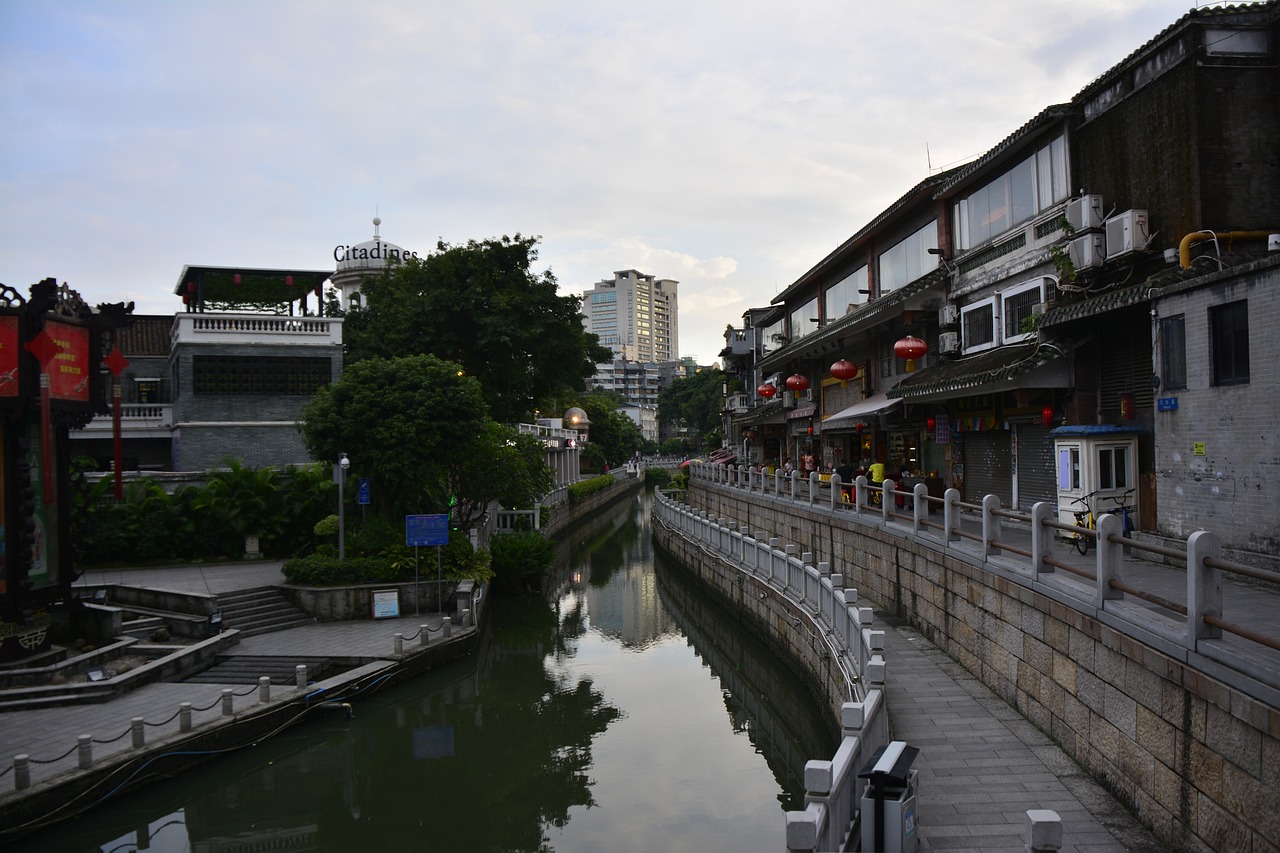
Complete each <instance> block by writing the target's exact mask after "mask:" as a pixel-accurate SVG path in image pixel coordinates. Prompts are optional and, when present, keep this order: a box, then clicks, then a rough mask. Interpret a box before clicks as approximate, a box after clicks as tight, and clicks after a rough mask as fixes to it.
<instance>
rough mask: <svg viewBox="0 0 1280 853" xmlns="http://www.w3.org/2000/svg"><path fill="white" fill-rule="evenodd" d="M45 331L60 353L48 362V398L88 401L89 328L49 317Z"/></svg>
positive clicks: (90, 373)
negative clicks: (60, 321)
mask: <svg viewBox="0 0 1280 853" xmlns="http://www.w3.org/2000/svg"><path fill="white" fill-rule="evenodd" d="M44 328H45V333H46V334H48V335H49V337H50V338H51V339H52V340H53V343H54V346H56V347H57V352H56V353H55V354H54V356H53V359H52V360H51V361H50V362H49V365H48V368H47V369H48V372H49V397H50V399H53V400H70V401H72V402H77V403H87V402H88V401H89V379H90V377H91V375H92V371H91V370H90V366H89V330H88V329H86V328H84V327H83V326H72V325H70V324H69V323H59V322H57V321H56V320H47V321H46V322H45V324H44Z"/></svg>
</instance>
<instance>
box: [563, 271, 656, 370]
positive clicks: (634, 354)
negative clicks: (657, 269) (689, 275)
mask: <svg viewBox="0 0 1280 853" xmlns="http://www.w3.org/2000/svg"><path fill="white" fill-rule="evenodd" d="M678 284H679V282H676V281H672V280H671V279H666V278H654V277H653V276H651V275H645V274H644V273H642V272H638V271H636V270H621V271H619V272H615V273H614V274H613V278H612V279H605V280H604V281H600V282H597V283H596V284H595V286H594V287H592V289H591V290H588V291H587V292H586V293H584V294H583V297H582V313H583V325H584V326H586V329H587V331H588V332H591V333H592V334H594V335H597V336H598V337H599V338H600V343H601V344H602V345H604V346H607V347H609V348H610V349H612V350H613V354H614V357H615V358H619V359H623V360H626V361H639V362H642V363H646V364H647V363H654V362H661V361H675V360H676V359H678V358H679V350H680V340H679V338H680V335H679V321H678V320H677V316H676V315H677V310H676V285H678Z"/></svg>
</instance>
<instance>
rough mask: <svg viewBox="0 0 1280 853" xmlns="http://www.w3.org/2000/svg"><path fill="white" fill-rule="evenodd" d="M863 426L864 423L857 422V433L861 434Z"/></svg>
mask: <svg viewBox="0 0 1280 853" xmlns="http://www.w3.org/2000/svg"><path fill="white" fill-rule="evenodd" d="M865 426H866V424H858V433H859V434H861V433H862V428H863V427H865Z"/></svg>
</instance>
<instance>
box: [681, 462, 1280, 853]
mask: <svg viewBox="0 0 1280 853" xmlns="http://www.w3.org/2000/svg"><path fill="white" fill-rule="evenodd" d="M691 486H692V487H691V489H690V491H689V492H688V501H689V504H690V505H691V506H693V507H696V508H697V509H699V510H705V511H706V512H707V513H708V514H709V515H713V516H715V517H716V518H718V519H721V520H722V523H728V522H729V521H734V522H737V524H738V525H739V527H740V528H743V529H746V530H750V531H753V532H754V531H767V534H768V535H770V536H776V537H778V538H779V539H780V540H781V542H782V543H784V544H786V543H793V544H796V545H798V546H799V547H800V548H801V549H802V550H806V551H812V552H813V553H814V554H815V557H814V559H815V561H823V560H825V561H829V562H830V564H831V570H832V571H833V572H839V573H841V574H843V575H844V578H845V586H846V587H852V588H856V589H857V590H858V595H859V597H860V598H861V599H867V600H870V601H872V602H875V603H876V604H877V605H878V606H880V607H881V608H883V609H885V610H888V611H891V612H893V613H895V614H897V615H898V616H900V617H902V618H904V619H906V620H908V621H909V622H910V623H911V625H912V626H913V627H915V628H916V629H917V630H919V631H920V632H921V633H922V634H923V635H925V636H926V637H927V638H928V639H929V640H930V641H931V642H933V643H934V644H935V645H937V646H938V647H940V648H941V649H943V650H944V651H946V653H947V654H949V655H950V656H951V657H953V658H955V659H956V660H957V661H959V662H960V663H961V664H962V665H964V667H965V668H966V669H968V670H969V671H970V672H972V673H973V674H974V675H975V676H977V677H978V678H980V679H981V680H982V681H983V682H984V683H985V684H987V686H989V687H990V688H991V689H992V690H993V691H995V692H996V693H997V694H999V695H1000V696H1001V697H1002V698H1003V699H1004V700H1005V701H1007V702H1008V703H1009V704H1010V705H1012V706H1013V707H1015V708H1016V709H1017V710H1018V711H1019V712H1021V713H1022V714H1023V715H1024V716H1026V717H1027V718H1028V719H1029V720H1031V721H1032V722H1033V723H1034V724H1035V725H1036V726H1038V727H1039V728H1040V729H1041V730H1042V731H1044V732H1046V733H1047V734H1048V735H1049V736H1051V737H1052V738H1053V739H1054V740H1055V741H1056V742H1057V743H1058V744H1059V745H1060V746H1061V747H1062V749H1063V750H1064V751H1065V752H1066V753H1067V755H1069V756H1070V757H1071V758H1073V759H1074V760H1075V761H1077V762H1078V763H1079V764H1081V765H1082V766H1083V767H1085V768H1086V769H1087V770H1088V771H1089V772H1090V773H1091V774H1092V775H1093V776H1094V777H1095V778H1096V779H1098V780H1099V781H1100V782H1101V783H1102V784H1103V785H1105V786H1106V787H1107V788H1108V789H1109V790H1111V791H1112V792H1113V793H1114V794H1115V795H1116V796H1117V797H1118V798H1120V799H1121V800H1122V801H1124V802H1126V803H1127V804H1129V806H1130V807H1131V808H1132V810H1133V811H1134V813H1135V814H1136V815H1137V816H1138V817H1139V818H1140V819H1141V820H1143V821H1144V822H1145V823H1147V824H1148V825H1149V826H1151V827H1152V829H1153V830H1154V831H1155V832H1156V834H1157V835H1158V836H1159V837H1160V838H1161V839H1163V840H1164V841H1166V842H1167V843H1169V844H1171V845H1175V846H1178V847H1184V846H1185V847H1190V848H1196V847H1199V846H1201V845H1207V846H1208V847H1210V848H1212V849H1215V850H1232V851H1235V850H1251V851H1264V850H1280V847H1277V843H1278V842H1277V839H1280V709H1278V708H1277V707H1275V706H1274V705H1272V704H1268V703H1267V702H1265V701H1261V700H1259V699H1258V698H1255V697H1254V696H1251V695H1249V694H1248V693H1246V692H1245V691H1244V690H1242V689H1240V688H1238V687H1236V686H1232V685H1230V684H1228V683H1226V682H1224V681H1223V680H1221V679H1219V678H1216V677H1214V676H1212V675H1210V674H1207V673H1205V672H1203V671H1201V670H1199V669H1197V668H1195V667H1194V666H1192V665H1190V663H1189V662H1188V660H1187V659H1186V658H1185V657H1179V656H1178V655H1177V654H1176V652H1174V651H1172V650H1168V649H1162V648H1159V647H1157V645H1155V644H1151V643H1148V642H1144V639H1143V638H1141V636H1140V635H1139V633H1138V632H1126V630H1125V629H1124V626H1123V625H1121V624H1120V623H1119V622H1118V621H1116V620H1111V619H1107V618H1106V616H1105V614H1104V613H1103V612H1102V611H1096V610H1093V609H1091V608H1089V607H1088V606H1086V605H1085V604H1083V603H1081V602H1079V601H1073V600H1070V599H1068V598H1067V597H1066V596H1062V595H1060V594H1055V593H1054V592H1053V591H1051V590H1049V589H1047V588H1045V587H1043V586H1033V585H1029V584H1028V583H1027V582H1026V580H1025V578H1020V577H1018V576H1017V574H1016V573H1014V572H1011V571H1005V570H1002V569H1001V568H1000V567H999V566H998V565H994V564H992V563H989V562H984V561H983V560H982V559H981V558H980V557H978V556H977V555H966V554H965V553H962V552H960V551H959V550H958V549H945V550H944V549H940V548H939V547H938V545H936V544H932V543H929V542H927V541H924V540H922V539H920V538H918V537H912V536H911V535H909V534H908V533H904V532H902V531H897V530H887V529H885V528H884V527H883V525H880V524H878V523H876V522H873V521H870V520H867V519H866V518H854V517H849V516H845V515H841V516H840V517H838V518H837V517H835V516H834V515H833V514H832V513H831V512H830V511H829V510H827V509H825V508H823V507H821V506H806V505H803V504H791V503H789V502H786V501H779V500H776V499H773V498H770V497H766V496H763V495H759V494H752V493H746V492H743V491H741V490H734V489H729V488H726V487H721V486H718V485H714V484H707V483H705V482H695V483H693V484H691ZM681 558H682V559H685V558H684V557H683V556H682V557H681ZM688 558H689V559H688V560H687V562H688V563H689V565H699V564H700V562H701V561H700V560H699V559H698V558H697V556H696V555H693V554H689V555H688ZM699 571H700V572H702V571H703V570H702V569H699ZM709 577H710V578H711V580H710V583H711V584H713V585H716V586H718V587H721V588H722V589H723V590H724V592H723V593H722V594H723V595H724V596H725V597H726V598H729V600H731V601H736V602H738V603H739V606H741V607H742V608H743V609H744V610H746V611H750V612H753V613H758V618H759V620H761V621H762V622H764V623H765V624H769V623H770V622H772V623H773V624H775V625H779V623H781V622H782V621H784V620H785V619H786V618H787V615H786V614H784V613H781V612H777V613H775V612H773V611H772V609H766V608H765V607H764V602H761V603H760V605H756V604H754V603H753V602H752V601H751V597H752V596H753V595H754V594H755V593H754V591H751V590H747V589H743V590H735V589H734V584H735V583H736V576H735V577H734V578H732V579H729V578H727V577H726V578H724V579H720V578H717V577H715V576H714V575H713V574H712V575H709ZM771 634H772V636H774V638H775V639H776V640H778V641H780V642H781V641H782V638H783V637H784V636H787V635H785V634H784V632H782V631H781V630H777V631H773V632H771ZM794 652H795V653H797V654H800V655H803V653H804V649H802V648H796V649H794ZM802 659H803V658H802ZM805 663H806V666H813V665H814V663H815V662H814V661H812V660H806V661H805ZM888 677H889V678H892V677H893V674H892V664H891V663H890V671H889V674H888Z"/></svg>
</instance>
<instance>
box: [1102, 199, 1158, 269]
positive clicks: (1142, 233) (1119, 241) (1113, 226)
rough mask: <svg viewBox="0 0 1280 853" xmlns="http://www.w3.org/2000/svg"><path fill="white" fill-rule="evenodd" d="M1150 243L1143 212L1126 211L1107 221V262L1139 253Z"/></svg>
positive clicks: (1145, 216) (1145, 215) (1145, 214)
mask: <svg viewBox="0 0 1280 853" xmlns="http://www.w3.org/2000/svg"><path fill="white" fill-rule="evenodd" d="M1150 241H1151V234H1150V233H1149V230H1148V228H1147V212H1146V211H1145V210H1126V211H1125V212H1124V213H1121V214H1120V215H1118V216H1113V217H1111V218H1110V219H1108V220H1107V260H1111V259H1112V258H1119V257H1121V256H1123V255H1128V254H1132V253H1133V252H1141V251H1142V250H1143V249H1145V248H1147V243H1149V242H1150Z"/></svg>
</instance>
